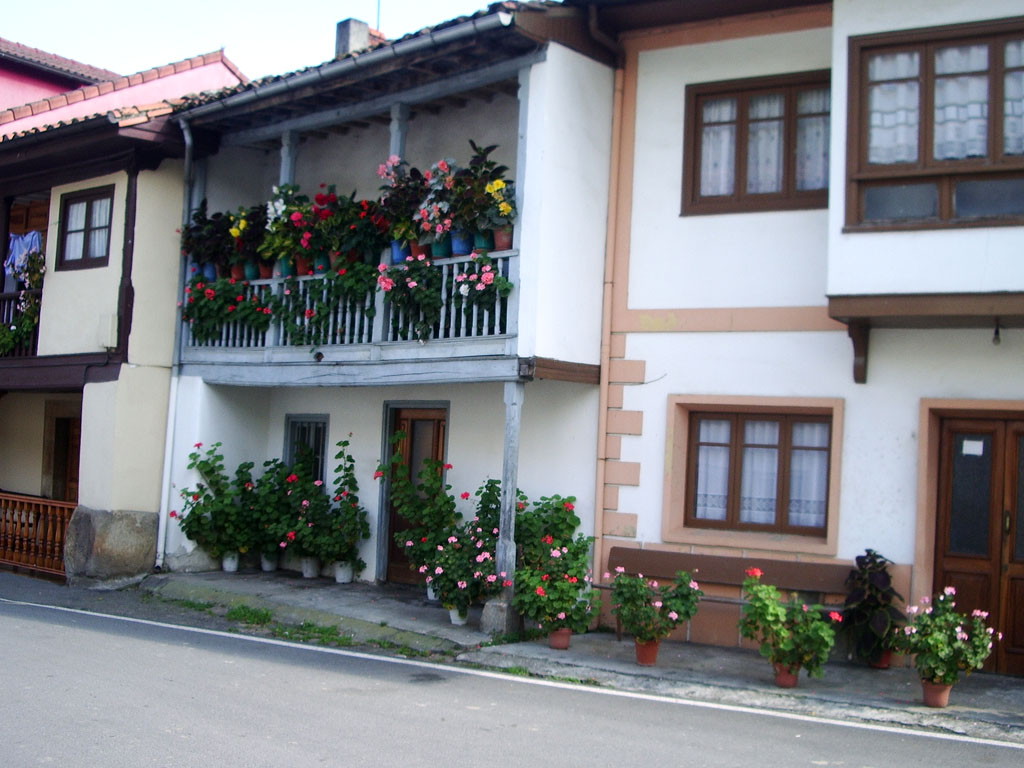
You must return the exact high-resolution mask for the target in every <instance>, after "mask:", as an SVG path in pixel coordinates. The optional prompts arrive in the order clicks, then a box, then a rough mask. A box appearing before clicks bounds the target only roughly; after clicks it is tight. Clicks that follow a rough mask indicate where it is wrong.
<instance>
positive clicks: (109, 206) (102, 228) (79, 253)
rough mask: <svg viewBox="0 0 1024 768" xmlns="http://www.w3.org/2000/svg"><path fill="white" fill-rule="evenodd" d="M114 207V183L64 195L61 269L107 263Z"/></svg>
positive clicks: (59, 263) (61, 214) (61, 216)
mask: <svg viewBox="0 0 1024 768" xmlns="http://www.w3.org/2000/svg"><path fill="white" fill-rule="evenodd" d="M113 208H114V187H113V186H108V187H102V188H97V189H89V190H85V191H83V192H73V193H69V194H66V195H62V196H61V202H60V241H59V253H58V258H57V268H58V269H82V268H86V267H102V266H106V264H107V262H108V259H109V254H110V228H111V214H112V212H113Z"/></svg>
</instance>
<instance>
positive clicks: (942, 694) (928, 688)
mask: <svg viewBox="0 0 1024 768" xmlns="http://www.w3.org/2000/svg"><path fill="white" fill-rule="evenodd" d="M951 690H953V685H952V684H951V683H933V682H932V681H931V680H922V681H921V694H922V698H923V699H924V705H925V706H926V707H937V708H940V707H947V706H949V692H950V691H951Z"/></svg>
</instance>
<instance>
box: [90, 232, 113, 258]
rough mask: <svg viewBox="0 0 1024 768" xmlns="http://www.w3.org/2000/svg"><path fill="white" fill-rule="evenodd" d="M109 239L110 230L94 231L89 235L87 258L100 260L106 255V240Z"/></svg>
mask: <svg viewBox="0 0 1024 768" xmlns="http://www.w3.org/2000/svg"><path fill="white" fill-rule="evenodd" d="M109 237H110V230H109V229H107V228H103V229H94V230H92V231H91V232H90V233H89V258H90V259H102V258H104V257H105V256H106V255H107V240H108V238H109Z"/></svg>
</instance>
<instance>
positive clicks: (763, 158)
mask: <svg viewBox="0 0 1024 768" xmlns="http://www.w3.org/2000/svg"><path fill="white" fill-rule="evenodd" d="M782 135H783V133H782V121H781V120H772V121H762V122H757V123H751V124H750V127H749V130H748V134H747V192H750V193H751V194H765V193H768V192H781V191H782V157H783V151H784V150H783V146H782Z"/></svg>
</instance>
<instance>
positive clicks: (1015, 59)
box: [1004, 40, 1024, 69]
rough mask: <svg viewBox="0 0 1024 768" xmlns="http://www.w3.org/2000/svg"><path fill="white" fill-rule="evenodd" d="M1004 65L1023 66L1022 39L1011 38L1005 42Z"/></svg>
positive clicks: (1023, 48)
mask: <svg viewBox="0 0 1024 768" xmlns="http://www.w3.org/2000/svg"><path fill="white" fill-rule="evenodd" d="M1005 54H1006V59H1005V60H1004V66H1005V67H1006V68H1007V69H1010V68H1011V67H1024V40H1011V41H1010V42H1008V43H1007V44H1006V48H1005Z"/></svg>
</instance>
